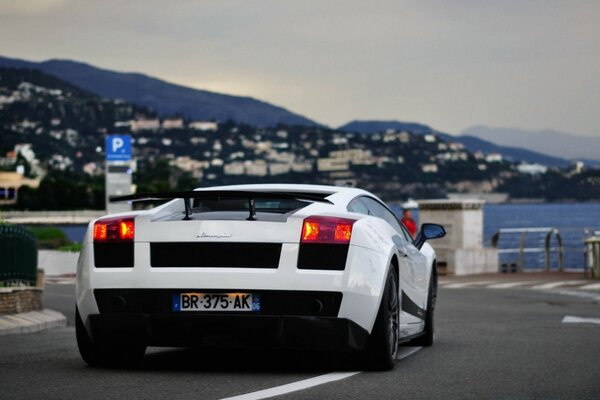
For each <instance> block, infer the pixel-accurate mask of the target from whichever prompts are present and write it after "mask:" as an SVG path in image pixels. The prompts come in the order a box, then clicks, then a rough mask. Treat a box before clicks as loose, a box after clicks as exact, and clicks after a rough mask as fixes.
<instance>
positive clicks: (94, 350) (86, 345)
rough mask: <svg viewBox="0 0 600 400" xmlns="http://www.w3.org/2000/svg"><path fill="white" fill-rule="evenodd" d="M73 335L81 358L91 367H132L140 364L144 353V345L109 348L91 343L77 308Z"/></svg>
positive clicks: (113, 346)
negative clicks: (75, 337)
mask: <svg viewBox="0 0 600 400" xmlns="http://www.w3.org/2000/svg"><path fill="white" fill-rule="evenodd" d="M75 334H76V336H77V347H78V348H79V354H80V355H81V358H82V359H83V361H85V362H86V363H87V364H88V365H90V366H92V367H133V366H135V365H137V364H139V363H140V362H141V360H142V358H143V357H144V353H145V352H146V346H145V345H127V346H117V345H112V346H109V345H99V344H97V343H94V342H92V340H90V337H89V335H88V332H87V330H86V328H85V325H84V323H83V321H82V319H81V316H80V315H79V310H78V309H77V308H75Z"/></svg>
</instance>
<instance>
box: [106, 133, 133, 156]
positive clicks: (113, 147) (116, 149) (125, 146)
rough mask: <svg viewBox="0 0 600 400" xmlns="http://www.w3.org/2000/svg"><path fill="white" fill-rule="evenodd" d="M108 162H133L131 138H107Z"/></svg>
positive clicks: (113, 136) (121, 136)
mask: <svg viewBox="0 0 600 400" xmlns="http://www.w3.org/2000/svg"><path fill="white" fill-rule="evenodd" d="M105 150H106V161H129V160H131V136H130V135H108V136H106V145H105Z"/></svg>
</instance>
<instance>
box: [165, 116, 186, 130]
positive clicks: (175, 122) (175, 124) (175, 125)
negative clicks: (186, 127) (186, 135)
mask: <svg viewBox="0 0 600 400" xmlns="http://www.w3.org/2000/svg"><path fill="white" fill-rule="evenodd" d="M162 128H163V129H166V130H168V129H183V119H182V118H167V119H165V120H164V121H163V122H162Z"/></svg>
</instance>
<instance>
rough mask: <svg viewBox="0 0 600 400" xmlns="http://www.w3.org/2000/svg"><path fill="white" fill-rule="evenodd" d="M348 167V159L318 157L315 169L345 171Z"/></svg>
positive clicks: (320, 170)
mask: <svg viewBox="0 0 600 400" xmlns="http://www.w3.org/2000/svg"><path fill="white" fill-rule="evenodd" d="M348 168H349V164H348V160H345V159H342V158H319V159H318V160H317V170H318V171H319V172H330V171H347V170H348Z"/></svg>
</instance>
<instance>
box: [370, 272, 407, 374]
mask: <svg viewBox="0 0 600 400" xmlns="http://www.w3.org/2000/svg"><path fill="white" fill-rule="evenodd" d="M399 334H400V296H399V290H398V274H397V272H396V269H395V267H393V266H391V267H390V272H389V273H388V276H387V279H386V283H385V291H384V293H383V298H382V299H381V305H380V306H379V311H378V312H377V319H376V320H375V325H374V326H373V331H372V332H371V335H370V337H369V342H368V344H367V349H366V357H367V363H368V367H369V368H370V369H372V370H376V371H387V370H390V369H392V368H394V364H395V362H396V355H397V354H398V339H399Z"/></svg>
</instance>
